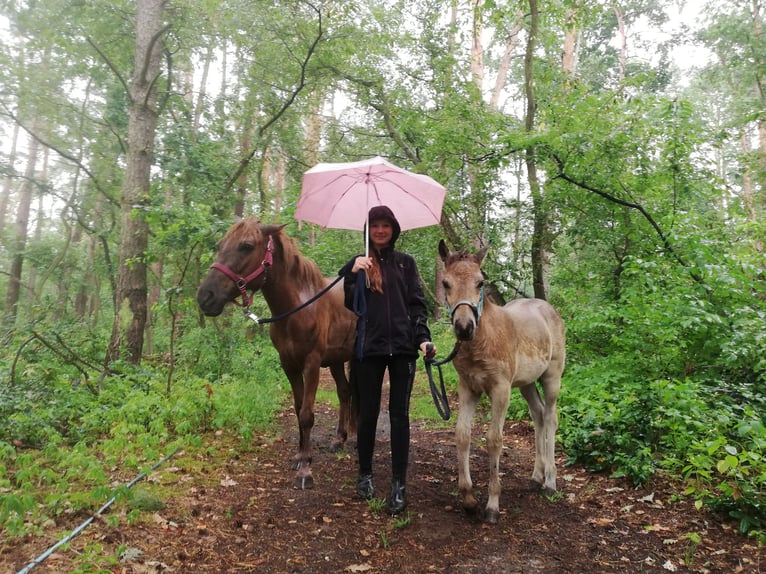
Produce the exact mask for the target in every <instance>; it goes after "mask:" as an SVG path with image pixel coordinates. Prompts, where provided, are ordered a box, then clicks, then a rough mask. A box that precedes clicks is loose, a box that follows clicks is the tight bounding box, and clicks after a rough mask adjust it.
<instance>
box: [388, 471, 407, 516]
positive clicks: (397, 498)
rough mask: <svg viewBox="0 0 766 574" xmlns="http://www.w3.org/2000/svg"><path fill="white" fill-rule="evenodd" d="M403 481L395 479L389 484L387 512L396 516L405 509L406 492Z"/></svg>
mask: <svg viewBox="0 0 766 574" xmlns="http://www.w3.org/2000/svg"><path fill="white" fill-rule="evenodd" d="M406 490H407V489H406V487H405V486H404V481H403V480H400V479H398V478H395V479H394V481H393V482H392V483H391V496H390V497H389V499H388V511H389V512H390V513H391V514H392V515H393V516H396V515H397V514H399V513H401V512H403V511H404V509H405V508H407V492H406Z"/></svg>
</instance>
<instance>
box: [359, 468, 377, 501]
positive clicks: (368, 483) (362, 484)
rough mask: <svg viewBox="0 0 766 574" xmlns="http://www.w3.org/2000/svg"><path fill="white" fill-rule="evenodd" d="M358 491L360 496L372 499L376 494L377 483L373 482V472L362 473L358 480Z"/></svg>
mask: <svg viewBox="0 0 766 574" xmlns="http://www.w3.org/2000/svg"><path fill="white" fill-rule="evenodd" d="M356 493H357V494H358V495H359V498H363V499H365V500H370V499H371V498H372V497H373V496H375V485H374V484H373V482H372V474H360V475H359V480H357V481H356Z"/></svg>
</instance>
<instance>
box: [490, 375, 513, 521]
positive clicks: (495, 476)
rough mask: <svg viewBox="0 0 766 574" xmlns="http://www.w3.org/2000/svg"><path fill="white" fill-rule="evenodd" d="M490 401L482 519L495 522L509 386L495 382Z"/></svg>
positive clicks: (498, 516)
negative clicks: (487, 470)
mask: <svg viewBox="0 0 766 574" xmlns="http://www.w3.org/2000/svg"><path fill="white" fill-rule="evenodd" d="M489 398H490V401H491V403H492V420H491V421H490V423H489V429H488V430H487V451H488V453H489V497H488V498H487V508H486V511H485V514H484V520H485V521H486V522H489V523H491V524H495V523H496V522H497V521H498V520H499V519H500V490H501V487H500V454H501V453H502V450H503V425H504V424H505V415H506V413H507V411H508V403H509V402H510V398H511V386H510V384H506V383H504V382H502V381H501V382H497V383H496V384H495V386H494V387H493V388H492V390H491V391H490V393H489Z"/></svg>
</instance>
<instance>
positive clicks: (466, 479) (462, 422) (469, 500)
mask: <svg viewBox="0 0 766 574" xmlns="http://www.w3.org/2000/svg"><path fill="white" fill-rule="evenodd" d="M480 396H481V395H479V394H477V393H474V392H472V391H470V390H469V389H468V388H466V385H464V384H462V383H460V384H459V385H458V400H459V404H460V408H459V410H458V415H457V424H456V425H455V444H456V445H457V468H458V489H459V490H460V500H461V502H462V505H463V509H464V510H465V511H466V512H467V513H468V514H475V513H476V507H477V505H478V502H477V500H476V497H475V496H474V495H473V482H472V481H471V469H470V465H469V456H470V450H471V424H472V422H473V415H474V413H475V412H476V404H477V403H478V401H479V397H480Z"/></svg>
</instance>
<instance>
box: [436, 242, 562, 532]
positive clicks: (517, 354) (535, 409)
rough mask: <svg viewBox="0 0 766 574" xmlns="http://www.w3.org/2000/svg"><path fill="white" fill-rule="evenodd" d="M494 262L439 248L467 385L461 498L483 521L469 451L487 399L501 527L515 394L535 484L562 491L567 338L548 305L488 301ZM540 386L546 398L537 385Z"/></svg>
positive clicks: (490, 509) (459, 439) (492, 492)
mask: <svg viewBox="0 0 766 574" xmlns="http://www.w3.org/2000/svg"><path fill="white" fill-rule="evenodd" d="M486 254H487V247H484V248H482V249H480V250H479V251H477V252H476V253H473V254H470V253H467V252H464V251H460V252H455V253H451V252H450V250H449V248H448V247H447V245H446V244H445V243H444V241H443V240H442V241H441V242H440V243H439V255H440V256H441V259H442V261H444V265H445V271H444V281H443V283H444V290H445V297H446V302H447V306H448V307H449V309H450V314H451V320H452V328H453V330H454V333H455V337H456V338H457V340H458V344H459V351H458V353H457V355H455V358H454V360H453V361H454V365H455V370H456V371H457V373H458V376H459V379H460V380H459V383H458V396H459V400H460V407H459V411H458V420H457V425H456V429H455V442H456V443H457V453H458V487H459V490H460V497H461V501H462V505H463V508H464V509H465V510H466V512H468V513H470V514H473V513H477V511H478V508H477V506H478V502H477V500H476V497H475V496H474V494H473V490H472V487H473V483H472V481H471V472H470V468H469V450H470V443H471V426H472V421H473V416H474V413H475V412H476V405H477V403H478V401H479V399H480V398H481V395H482V394H483V393H486V394H487V395H488V396H489V398H490V401H491V405H492V407H491V409H492V420H491V422H490V425H489V429H488V431H487V451H488V453H489V497H488V499H487V505H486V509H485V511H484V514H483V519H484V520H485V521H486V522H490V523H495V522H497V521H498V519H499V516H500V476H499V473H500V453H501V450H502V447H503V423H504V422H505V417H506V411H507V410H508V403H509V401H510V394H511V389H512V388H514V387H518V388H519V390H520V391H521V394H522V396H523V397H524V398H525V399H526V401H527V404H528V405H529V413H530V415H531V416H532V421H533V422H534V428H535V467H534V470H533V471H532V483H533V485H535V486H537V487H540V488H542V489H543V490H544V491H545V492H546V493H553V492H555V490H556V463H555V461H554V442H555V438H556V429H557V428H558V416H557V413H556V399H557V398H558V394H559V388H560V386H561V373H562V371H563V370H564V359H565V335H564V324H563V323H562V321H561V318H560V317H559V315H558V313H557V312H556V311H555V310H554V308H553V307H551V305H549V304H548V303H547V302H545V301H543V300H541V299H517V300H514V301H511V302H510V303H508V304H507V305H505V306H503V307H501V306H499V305H495V304H493V303H492V302H491V301H489V300H488V299H486V298H485V297H484V275H483V273H482V271H481V264H482V262H483V261H484V257H485V256H486ZM538 380H539V381H540V385H541V387H542V391H543V396H542V397H541V396H540V393H539V391H538V389H537V385H536V381H538Z"/></svg>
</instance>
